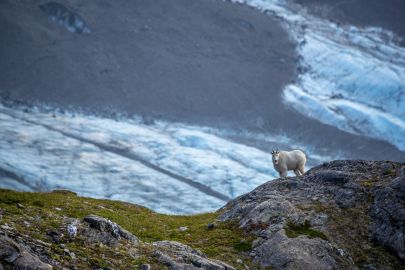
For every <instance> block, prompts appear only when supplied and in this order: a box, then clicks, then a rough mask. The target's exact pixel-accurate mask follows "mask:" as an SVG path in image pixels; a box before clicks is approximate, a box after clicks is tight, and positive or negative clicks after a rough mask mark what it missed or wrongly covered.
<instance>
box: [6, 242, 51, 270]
mask: <svg viewBox="0 0 405 270" xmlns="http://www.w3.org/2000/svg"><path fill="white" fill-rule="evenodd" d="M0 269H19V270H49V269H52V267H51V266H50V265H49V264H46V263H44V262H42V261H41V260H40V259H39V258H38V256H36V255H35V254H33V253H32V252H31V251H30V250H29V248H28V247H26V246H24V245H23V244H19V243H17V242H15V241H13V240H12V239H11V238H9V237H8V236H5V235H0Z"/></svg>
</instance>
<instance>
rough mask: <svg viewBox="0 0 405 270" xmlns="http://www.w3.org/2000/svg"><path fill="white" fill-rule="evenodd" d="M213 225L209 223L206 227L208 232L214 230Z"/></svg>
mask: <svg viewBox="0 0 405 270" xmlns="http://www.w3.org/2000/svg"><path fill="white" fill-rule="evenodd" d="M215 226H216V225H215V223H209V224H208V225H207V229H208V230H212V229H214V228H215Z"/></svg>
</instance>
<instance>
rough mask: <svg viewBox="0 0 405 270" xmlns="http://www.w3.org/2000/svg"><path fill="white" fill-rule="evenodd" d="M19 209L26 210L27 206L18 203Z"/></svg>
mask: <svg viewBox="0 0 405 270" xmlns="http://www.w3.org/2000/svg"><path fill="white" fill-rule="evenodd" d="M17 207H18V208H20V209H24V208H25V206H24V205H22V204H21V203H17Z"/></svg>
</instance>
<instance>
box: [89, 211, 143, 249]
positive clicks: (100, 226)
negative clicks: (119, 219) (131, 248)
mask: <svg viewBox="0 0 405 270" xmlns="http://www.w3.org/2000/svg"><path fill="white" fill-rule="evenodd" d="M83 220H84V221H85V222H86V223H88V224H89V225H90V228H92V229H95V230H96V231H98V232H100V233H101V234H97V233H96V234H95V233H91V236H92V237H93V240H96V241H98V242H101V243H104V244H114V243H116V242H117V240H120V239H121V238H123V239H126V240H128V241H131V242H132V243H134V244H138V243H139V239H138V238H137V237H136V236H134V235H133V234H132V233H130V232H128V231H127V230H125V229H123V228H122V227H121V226H119V225H118V224H116V223H114V222H112V221H111V220H108V219H106V218H103V217H100V216H96V215H89V216H87V217H85V218H84V219H83ZM88 236H89V235H88ZM103 237H107V238H108V239H109V240H108V239H105V240H107V241H103ZM112 238H114V239H115V240H114V239H112Z"/></svg>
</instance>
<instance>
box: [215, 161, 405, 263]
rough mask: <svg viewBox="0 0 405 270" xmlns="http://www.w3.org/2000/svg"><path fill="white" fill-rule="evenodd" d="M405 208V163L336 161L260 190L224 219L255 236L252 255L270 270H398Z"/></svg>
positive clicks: (403, 251)
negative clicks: (235, 222) (234, 222)
mask: <svg viewBox="0 0 405 270" xmlns="http://www.w3.org/2000/svg"><path fill="white" fill-rule="evenodd" d="M404 203H405V164H404V163H402V164H401V163H394V162H373V161H334V162H330V163H325V164H323V165H321V166H318V167H315V168H313V169H311V170H309V171H308V172H307V173H306V174H305V175H304V176H302V177H294V178H288V179H278V180H275V181H271V182H268V183H266V184H264V185H262V186H260V187H258V188H257V189H255V190H254V191H252V192H250V193H248V194H246V195H244V196H241V197H239V198H238V199H236V200H234V201H232V202H231V203H229V204H228V205H227V206H226V207H225V208H224V209H223V210H225V212H224V213H223V214H222V216H221V220H233V219H236V220H238V222H239V224H240V227H242V228H244V229H245V230H246V231H249V232H250V233H251V234H253V235H255V237H256V239H255V241H254V242H253V249H252V251H251V252H250V255H251V256H252V258H253V259H254V261H256V262H258V263H259V264H260V265H261V266H263V267H267V266H271V267H273V268H275V269H357V268H361V269H398V268H400V267H404V264H403V262H404V260H405V245H404V240H405V237H404V235H405V227H404V224H405V223H404V222H405V204H404ZM401 261H402V264H401Z"/></svg>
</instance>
